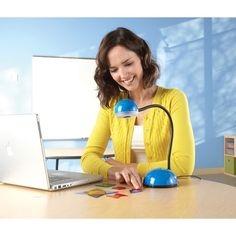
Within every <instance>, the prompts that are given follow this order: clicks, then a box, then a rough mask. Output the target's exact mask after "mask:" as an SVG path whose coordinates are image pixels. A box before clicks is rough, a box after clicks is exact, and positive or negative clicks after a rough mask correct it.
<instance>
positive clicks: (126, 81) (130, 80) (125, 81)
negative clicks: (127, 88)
mask: <svg viewBox="0 0 236 236" xmlns="http://www.w3.org/2000/svg"><path fill="white" fill-rule="evenodd" d="M133 80H134V77H133V78H131V79H127V80H123V81H122V82H123V83H124V84H126V85H130V84H131V83H132V82H133Z"/></svg>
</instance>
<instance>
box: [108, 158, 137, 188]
mask: <svg viewBox="0 0 236 236" xmlns="http://www.w3.org/2000/svg"><path fill="white" fill-rule="evenodd" d="M106 162H107V163H109V164H111V165H112V167H111V168H110V169H109V171H108V178H109V179H115V180H116V181H118V182H119V183H123V182H126V183H127V184H128V185H131V186H133V187H134V188H135V189H139V188H142V181H141V178H140V176H139V174H138V171H137V164H134V163H132V164H123V163H121V162H119V161H115V160H113V159H110V160H107V161H106Z"/></svg>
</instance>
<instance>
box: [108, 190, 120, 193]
mask: <svg viewBox="0 0 236 236" xmlns="http://www.w3.org/2000/svg"><path fill="white" fill-rule="evenodd" d="M114 193H118V192H117V191H112V190H108V191H106V194H114Z"/></svg>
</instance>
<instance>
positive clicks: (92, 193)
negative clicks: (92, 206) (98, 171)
mask: <svg viewBox="0 0 236 236" xmlns="http://www.w3.org/2000/svg"><path fill="white" fill-rule="evenodd" d="M87 194H88V195H89V196H91V197H95V198H98V197H101V196H103V195H105V194H106V192H105V191H104V190H102V189H91V190H89V191H87Z"/></svg>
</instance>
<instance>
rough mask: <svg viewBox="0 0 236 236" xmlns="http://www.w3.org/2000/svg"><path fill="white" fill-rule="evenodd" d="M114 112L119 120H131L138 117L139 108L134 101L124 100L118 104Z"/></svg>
mask: <svg viewBox="0 0 236 236" xmlns="http://www.w3.org/2000/svg"><path fill="white" fill-rule="evenodd" d="M114 112H115V115H116V116H117V117H119V118H129V117H132V116H137V115H138V107H137V105H136V103H135V102H134V101H133V100H131V99H123V100H120V101H119V102H118V103H117V104H116V106H115V110H114Z"/></svg>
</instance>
